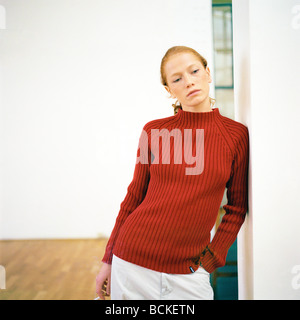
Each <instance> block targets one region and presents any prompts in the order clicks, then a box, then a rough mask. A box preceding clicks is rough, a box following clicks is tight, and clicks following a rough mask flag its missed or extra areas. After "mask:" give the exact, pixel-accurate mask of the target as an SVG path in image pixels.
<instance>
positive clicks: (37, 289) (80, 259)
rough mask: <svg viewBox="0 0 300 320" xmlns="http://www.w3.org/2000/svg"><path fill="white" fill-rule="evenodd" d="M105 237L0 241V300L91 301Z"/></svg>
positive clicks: (94, 295)
mask: <svg viewBox="0 0 300 320" xmlns="http://www.w3.org/2000/svg"><path fill="white" fill-rule="evenodd" d="M106 243H107V239H80V240H13V241H0V265H2V266H4V268H5V273H6V277H5V279H6V286H5V287H6V289H2V290H0V300H93V299H95V298H96V297H97V295H96V293H95V278H96V275H97V273H98V271H99V269H100V267H101V264H102V263H101V258H102V256H103V254H104V250H105V246H106Z"/></svg>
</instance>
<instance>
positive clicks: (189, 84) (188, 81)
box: [185, 75, 194, 88]
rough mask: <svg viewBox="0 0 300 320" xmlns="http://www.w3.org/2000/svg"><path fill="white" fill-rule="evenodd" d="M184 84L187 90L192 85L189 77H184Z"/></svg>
mask: <svg viewBox="0 0 300 320" xmlns="http://www.w3.org/2000/svg"><path fill="white" fill-rule="evenodd" d="M185 84H186V87H187V88H190V87H191V86H193V85H194V82H193V80H192V78H191V77H190V76H189V75H186V78H185Z"/></svg>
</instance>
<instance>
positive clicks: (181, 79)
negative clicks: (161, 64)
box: [164, 52, 212, 111]
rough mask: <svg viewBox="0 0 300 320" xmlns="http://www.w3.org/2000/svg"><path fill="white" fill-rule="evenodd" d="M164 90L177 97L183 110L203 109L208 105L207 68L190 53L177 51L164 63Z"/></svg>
mask: <svg viewBox="0 0 300 320" xmlns="http://www.w3.org/2000/svg"><path fill="white" fill-rule="evenodd" d="M164 71H165V75H166V80H167V86H165V88H166V90H167V91H168V92H169V93H170V94H171V97H172V98H174V99H177V100H178V101H179V102H180V103H181V105H182V108H183V109H184V110H187V111H193V110H198V111H199V110H203V109H205V108H209V107H210V99H209V83H211V82H212V80H211V76H210V70H209V68H206V69H205V67H204V66H203V64H202V63H201V61H200V60H199V59H198V58H197V57H196V56H195V55H194V54H192V53H189V52H184V53H178V54H175V55H173V56H172V57H170V58H169V59H168V60H167V62H166V64H165V70H164Z"/></svg>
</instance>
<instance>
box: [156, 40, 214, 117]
mask: <svg viewBox="0 0 300 320" xmlns="http://www.w3.org/2000/svg"><path fill="white" fill-rule="evenodd" d="M178 53H191V54H193V55H194V56H195V57H196V58H197V59H198V60H199V61H200V62H201V63H202V65H203V67H204V68H205V69H206V67H207V61H206V59H205V58H204V57H203V56H202V55H201V54H200V53H199V52H197V51H196V50H194V49H192V48H190V47H186V46H174V47H171V48H170V49H168V51H167V52H166V53H165V55H164V57H163V58H162V60H161V64H160V78H161V83H162V85H164V86H167V85H168V83H167V77H166V73H165V65H166V63H167V61H168V60H169V58H170V57H172V56H173V55H175V54H178ZM210 100H211V102H213V101H214V99H212V98H210ZM172 106H173V108H174V114H176V113H177V112H178V108H180V109H182V106H181V104H180V103H179V102H178V101H176V102H175V103H174V104H172Z"/></svg>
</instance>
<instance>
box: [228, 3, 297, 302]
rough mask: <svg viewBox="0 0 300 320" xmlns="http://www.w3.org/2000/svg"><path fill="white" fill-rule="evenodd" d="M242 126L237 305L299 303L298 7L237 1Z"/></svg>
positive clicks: (237, 97) (235, 46)
mask: <svg viewBox="0 0 300 320" xmlns="http://www.w3.org/2000/svg"><path fill="white" fill-rule="evenodd" d="M233 41H234V42H233V50H234V78H235V83H234V84H235V115H236V120H238V121H240V122H242V123H244V124H246V125H247V126H248V128H249V133H250V168H249V212H248V215H247V219H246V222H245V224H244V225H243V227H242V230H241V232H240V234H239V238H238V266H239V269H238V271H239V299H255V300H256V299H300V211H299V199H300V147H299V146H300V139H299V138H300V131H299V127H298V126H299V120H300V103H299V93H300V85H299V75H300V60H299V52H300V1H299V0H277V1H274V0H233Z"/></svg>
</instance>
